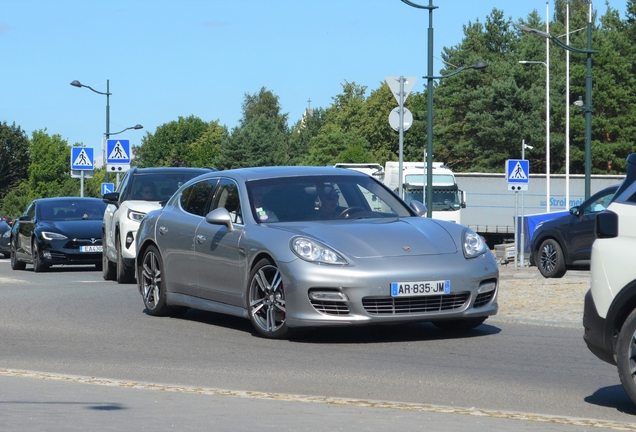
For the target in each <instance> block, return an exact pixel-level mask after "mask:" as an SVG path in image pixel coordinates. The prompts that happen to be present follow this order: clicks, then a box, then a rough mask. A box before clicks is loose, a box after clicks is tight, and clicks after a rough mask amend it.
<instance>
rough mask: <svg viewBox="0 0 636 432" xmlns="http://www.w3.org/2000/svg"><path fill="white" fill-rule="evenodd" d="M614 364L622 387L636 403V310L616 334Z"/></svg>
mask: <svg viewBox="0 0 636 432" xmlns="http://www.w3.org/2000/svg"><path fill="white" fill-rule="evenodd" d="M616 364H617V365H618V376H619V377H620V379H621V383H622V384H623V388H624V389H625V392H626V393H627V395H628V396H629V398H630V399H631V400H632V402H634V404H636V310H635V311H632V313H631V314H629V316H628V317H627V320H625V324H623V328H622V329H621V332H620V334H619V335H618V343H617V345H616Z"/></svg>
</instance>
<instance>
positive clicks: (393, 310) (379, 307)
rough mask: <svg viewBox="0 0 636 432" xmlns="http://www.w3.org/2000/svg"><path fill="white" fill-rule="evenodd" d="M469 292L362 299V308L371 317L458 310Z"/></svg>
mask: <svg viewBox="0 0 636 432" xmlns="http://www.w3.org/2000/svg"><path fill="white" fill-rule="evenodd" d="M469 298H470V293H469V292H462V293H456V294H445V295H435V296H420V297H364V298H363V299H362V306H364V309H365V310H366V311H367V313H369V314H371V315H398V314H400V315H401V314H418V313H426V312H440V311H449V310H454V309H460V308H461V307H463V306H464V305H465V304H466V302H467V301H468V299H469Z"/></svg>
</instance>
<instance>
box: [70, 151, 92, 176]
mask: <svg viewBox="0 0 636 432" xmlns="http://www.w3.org/2000/svg"><path fill="white" fill-rule="evenodd" d="M94 168H95V167H94V165H93V149H92V148H89V147H71V170H76V171H92V170H93V169H94Z"/></svg>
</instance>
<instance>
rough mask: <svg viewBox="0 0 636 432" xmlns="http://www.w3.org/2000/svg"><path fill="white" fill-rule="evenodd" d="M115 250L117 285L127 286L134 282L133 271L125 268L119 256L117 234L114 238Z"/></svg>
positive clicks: (119, 249)
mask: <svg viewBox="0 0 636 432" xmlns="http://www.w3.org/2000/svg"><path fill="white" fill-rule="evenodd" d="M115 249H116V250H117V283H119V284H129V283H133V282H134V281H135V271H134V269H131V268H128V267H126V264H125V263H124V258H123V257H122V256H121V244H120V242H119V234H117V237H116V238H115Z"/></svg>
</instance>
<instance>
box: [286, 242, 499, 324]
mask: <svg viewBox="0 0 636 432" xmlns="http://www.w3.org/2000/svg"><path fill="white" fill-rule="evenodd" d="M453 263H454V264H453ZM280 268H281V272H282V274H283V282H284V285H285V300H286V305H287V308H286V309H287V316H286V321H287V324H288V325H289V326H290V327H322V326H341V325H355V324H360V325H367V324H389V323H404V322H425V321H438V320H445V319H466V318H478V317H487V316H491V315H495V314H496V313H497V310H498V305H497V294H498V288H499V287H498V279H499V272H498V269H497V264H496V262H495V260H494V257H492V254H487V255H485V256H483V257H478V258H475V259H473V260H465V259H464V258H463V256H462V257H461V258H459V257H458V256H457V254H444V255H437V256H427V257H409V258H404V257H399V258H396V257H384V258H381V259H380V260H377V259H369V260H357V261H356V265H355V266H342V267H336V266H325V265H316V264H311V263H307V262H304V261H302V260H296V261H293V262H291V263H287V264H286V265H282V266H280ZM434 280H450V287H451V289H450V293H448V294H437V295H431V296H409V297H392V296H391V292H390V291H391V288H390V286H391V283H392V282H405V281H434ZM316 291H321V292H323V291H324V292H337V293H341V294H342V295H344V298H345V299H346V300H343V301H317V300H315V299H311V298H310V296H309V293H311V292H316Z"/></svg>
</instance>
